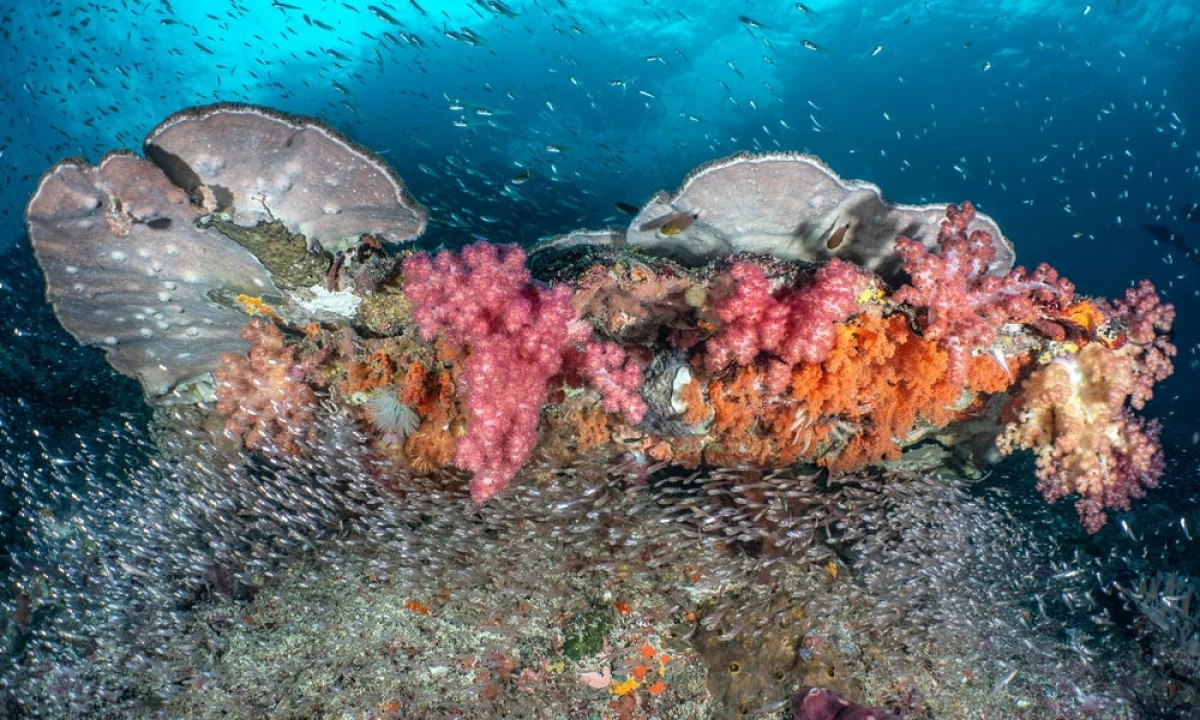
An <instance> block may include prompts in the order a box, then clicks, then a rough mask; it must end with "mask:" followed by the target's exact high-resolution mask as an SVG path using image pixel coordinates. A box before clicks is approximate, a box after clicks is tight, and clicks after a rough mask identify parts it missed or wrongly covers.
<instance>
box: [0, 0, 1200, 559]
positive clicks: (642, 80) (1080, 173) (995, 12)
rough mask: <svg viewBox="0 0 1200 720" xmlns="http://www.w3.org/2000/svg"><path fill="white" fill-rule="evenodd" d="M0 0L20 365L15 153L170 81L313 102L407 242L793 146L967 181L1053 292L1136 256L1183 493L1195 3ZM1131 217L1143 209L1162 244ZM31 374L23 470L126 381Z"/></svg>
mask: <svg viewBox="0 0 1200 720" xmlns="http://www.w3.org/2000/svg"><path fill="white" fill-rule="evenodd" d="M6 5H7V7H4V8H2V9H0V33H2V34H3V37H4V43H3V46H0V57H2V60H0V62H2V63H3V66H4V67H5V71H4V73H3V74H2V77H0V98H2V100H3V112H2V113H0V228H2V229H3V232H2V233H0V249H3V248H9V249H14V248H15V249H14V250H13V252H14V253H16V254H14V255H13V257H18V258H23V259H25V260H28V263H29V264H27V265H21V264H14V263H12V262H10V263H9V264H7V265H6V266H5V273H6V276H7V278H9V279H7V280H5V281H4V284H3V285H2V286H0V296H2V297H4V298H5V299H4V306H5V307H7V308H10V309H11V310H12V311H13V312H12V313H11V315H10V317H9V318H8V319H7V320H6V321H5V328H4V329H5V330H6V331H7V334H6V335H5V337H4V339H3V341H2V342H3V347H4V351H5V353H7V354H9V355H11V356H13V357H16V356H20V357H21V358H25V359H26V360H22V362H28V361H27V358H29V357H30V356H33V355H36V354H37V353H39V352H42V350H41V349H39V347H38V345H39V342H43V341H44V342H53V343H55V344H56V347H58V346H61V345H63V344H65V343H68V342H69V341H67V340H65V339H62V337H61V335H53V334H51V330H50V329H48V328H49V323H51V322H52V321H51V320H50V319H49V317H48V315H47V314H46V309H45V306H44V304H42V303H40V301H39V299H38V297H37V293H38V292H39V291H40V289H39V288H38V287H37V284H36V282H35V281H34V280H31V279H30V278H36V275H37V273H36V268H35V267H34V266H33V265H32V256H31V255H29V253H28V252H27V250H26V251H24V253H23V254H22V253H20V251H19V248H20V246H21V243H22V240H21V238H22V235H23V227H22V224H23V220H22V213H23V209H24V206H25V203H26V202H27V200H28V197H29V194H30V193H31V192H32V190H33V189H34V187H35V185H36V184H37V182H38V178H39V176H40V175H41V173H42V172H43V171H45V170H46V169H48V168H49V167H50V166H51V165H53V164H54V163H55V162H57V161H58V160H60V159H62V158H64V157H67V156H82V157H84V158H86V159H87V160H89V161H91V162H95V161H96V160H98V159H99V157H100V156H101V155H103V154H104V153H105V152H107V151H109V150H111V149H114V148H131V149H134V150H139V149H140V147H141V140H142V138H143V137H144V136H145V134H146V133H147V132H148V131H149V130H150V129H151V128H153V127H154V126H155V125H157V124H158V123H159V122H160V121H161V120H162V119H163V118H165V117H166V116H168V115H169V114H171V113H173V112H175V111H178V110H180V109H183V108H186V107H189V106H193V105H200V104H207V103H212V102H218V101H235V102H247V103H255V104H260V105H266V106H270V107H273V108H276V109H279V110H282V111H286V112H291V113H296V114H302V115H311V116H315V117H319V118H321V119H322V120H324V121H326V122H327V123H329V124H330V125H332V126H334V127H336V128H338V129H339V130H341V131H342V132H344V133H345V134H347V135H348V136H349V137H350V138H352V139H353V140H355V141H357V142H359V143H361V144H362V145H364V146H366V147H368V148H371V149H373V150H375V151H376V152H377V153H380V154H381V155H383V156H384V157H385V158H386V159H387V160H388V161H389V162H390V163H391V164H392V165H393V166H394V167H395V169H396V170H397V171H398V172H399V174H400V175H401V177H402V178H403V179H404V181H405V182H406V184H407V185H408V187H409V189H410V190H411V191H412V193H413V194H414V195H415V196H416V197H417V198H418V199H419V200H421V202H422V203H424V204H425V205H426V206H428V208H429V209H430V215H431V218H432V221H431V225H430V229H429V231H428V233H427V234H426V235H425V236H424V237H423V238H422V241H421V242H422V245H423V246H427V247H430V248H433V247H437V246H439V245H445V246H449V247H456V246H460V245H462V244H465V243H467V242H470V241H472V240H473V239H480V238H483V239H487V240H490V241H494V242H516V243H522V244H529V243H532V242H533V241H535V240H537V239H538V238H540V237H543V236H547V235H551V234H554V233H559V232H565V231H568V230H572V229H576V228H581V227H587V228H598V227H603V226H606V225H609V224H613V225H623V224H625V223H626V222H627V218H626V217H624V216H623V215H622V214H621V213H620V212H619V211H618V210H617V209H616V206H615V204H616V203H628V204H632V205H640V204H641V203H643V202H644V201H645V200H646V199H647V198H648V197H649V196H650V195H651V194H652V193H654V192H655V191H658V190H663V189H666V190H672V189H674V188H676V187H677V186H678V185H679V183H680V181H681V180H682V179H683V178H684V176H685V175H686V174H687V173H688V172H689V171H690V170H691V169H692V168H694V167H696V166H698V165H700V164H702V163H704V162H706V161H709V160H712V159H715V158H718V157H722V156H724V155H727V154H729V153H732V152H735V151H738V150H796V151H804V152H809V153H813V154H815V155H818V156H820V157H821V158H822V159H824V160H825V161H826V162H827V163H828V164H829V165H830V166H831V167H833V168H834V169H835V170H836V171H837V172H838V173H839V174H840V175H841V176H843V177H846V178H861V179H864V180H869V181H871V182H873V183H876V184H877V185H879V186H880V187H882V188H883V189H884V192H885V193H886V194H887V195H888V196H889V198H890V199H892V200H893V201H896V202H905V203H915V202H942V201H945V202H959V201H962V200H971V201H973V202H974V203H975V204H976V205H977V206H978V207H979V208H980V210H982V211H983V212H986V213H988V214H989V215H991V216H992V217H994V218H995V219H996V220H997V221H998V222H999V223H1000V225H1001V227H1002V228H1003V229H1004V231H1005V233H1006V235H1007V236H1008V237H1009V238H1010V239H1012V240H1013V242H1014V243H1015V245H1016V248H1017V255H1018V262H1019V263H1022V264H1026V265H1031V266H1032V265H1034V264H1036V263H1038V262H1048V263H1050V264H1051V265H1053V266H1054V267H1056V268H1057V269H1058V270H1059V271H1060V272H1061V273H1062V274H1064V275H1065V276H1067V277H1069V278H1071V279H1072V280H1073V281H1074V282H1075V283H1076V285H1077V286H1078V288H1079V290H1080V291H1081V292H1084V293H1089V294H1096V295H1104V296H1108V297H1112V296H1117V295H1119V294H1120V293H1121V292H1122V291H1123V289H1124V288H1126V287H1128V286H1129V284H1130V283H1131V282H1132V281H1135V280H1137V279H1140V278H1149V279H1150V280H1151V281H1153V282H1154V284H1155V285H1156V286H1157V287H1158V288H1159V289H1160V290H1161V291H1162V292H1163V293H1164V295H1165V297H1166V298H1167V299H1168V300H1169V301H1171V302H1173V303H1175V305H1176V307H1177V308H1178V309H1179V311H1180V312H1179V317H1178V319H1177V321H1176V331H1175V332H1176V335H1175V342H1176V344H1177V345H1178V346H1179V348H1180V356H1179V357H1178V358H1177V359H1176V371H1175V375H1174V377H1172V378H1171V379H1169V380H1168V381H1167V382H1165V383H1164V384H1163V385H1162V386H1160V387H1161V389H1160V391H1159V392H1158V393H1157V397H1156V398H1155V399H1154V401H1152V403H1151V404H1150V405H1149V406H1148V408H1147V411H1146V414H1147V415H1150V416H1153V417H1159V418H1161V419H1162V420H1163V422H1164V424H1165V426H1166V432H1165V434H1164V439H1165V442H1166V446H1167V454H1168V464H1169V469H1168V476H1169V480H1170V481H1169V482H1168V483H1166V485H1167V487H1166V488H1165V489H1164V490H1160V491H1158V492H1159V493H1160V494H1159V495H1156V494H1155V493H1154V492H1152V493H1151V495H1150V498H1149V499H1148V500H1147V502H1154V503H1158V504H1161V505H1166V506H1168V507H1170V506H1172V505H1173V504H1175V503H1178V504H1179V505H1177V507H1182V506H1185V505H1188V504H1189V503H1192V501H1193V500H1194V498H1193V496H1192V495H1191V494H1190V493H1193V492H1194V489H1193V488H1192V487H1191V486H1189V484H1188V483H1189V482H1194V481H1195V478H1196V475H1197V473H1198V472H1200V466H1197V463H1196V460H1195V457H1196V455H1195V450H1194V448H1193V447H1192V446H1194V445H1195V443H1196V433H1198V432H1200V414H1198V413H1197V412H1196V409H1195V408H1196V407H1197V405H1198V403H1200V390H1198V389H1197V388H1198V387H1200V355H1198V354H1197V353H1198V348H1200V323H1198V322H1197V320H1196V316H1197V314H1196V313H1194V312H1192V310H1194V309H1195V308H1196V307H1198V306H1200V280H1198V277H1200V267H1198V266H1197V257H1198V255H1197V249H1200V222H1198V220H1200V211H1195V210H1194V208H1195V203H1200V143H1198V136H1200V93H1197V92H1196V91H1195V81H1194V78H1192V77H1191V73H1193V71H1194V69H1195V68H1196V67H1200V46H1198V45H1197V43H1196V40H1195V38H1196V37H1200V5H1197V4H1196V3H1193V2H1171V1H1168V0H1159V1H1157V2H1137V3H1135V2H1132V1H1131V0H1107V1H1105V0H1101V1H1099V2H1095V3H1088V2H1085V1H1083V0H1080V1H1079V2H1073V3H1041V2H1028V1H1025V2H993V3H963V2H942V1H930V2H910V3H903V4H897V3H889V2H854V3H843V2H832V1H829V2H824V1H822V0H813V1H812V2H809V3H795V2H762V1H758V2H752V1H748V0H734V1H732V2H726V3H689V4H683V3H681V4H675V5H668V4H666V3H658V2H649V1H647V0H641V1H638V0H605V1H603V2H583V1H582V0H537V1H532V0H530V1H522V2H518V1H516V0H514V1H513V2H507V3H506V2H501V1H500V0H473V1H470V0H462V1H461V2H435V1H434V0H395V2H383V1H382V0H378V1H377V3H376V4H374V5H372V4H368V3H362V2H353V1H349V2H318V1H316V0H289V1H288V2H280V1H275V2H268V1H267V0H244V1H243V2H227V3H218V2H212V3H193V2H184V0H176V1H175V2H169V1H168V0H154V1H151V2H132V1H129V0H123V1H122V2H120V3H104V4H97V3H86V2H66V1H58V0H48V1H46V2H39V3H17V2H15V0H9V2H8V3H6ZM526 173H528V179H527V180H525V181H524V182H520V183H516V182H514V179H518V178H523V177H524V176H525V174H526ZM1146 225H1160V226H1166V227H1168V228H1170V229H1171V230H1173V231H1174V232H1175V233H1176V236H1177V237H1178V238H1180V239H1181V245H1179V246H1176V245H1173V244H1170V243H1164V242H1161V241H1159V240H1156V239H1155V237H1153V236H1152V235H1151V234H1150V233H1149V232H1148V231H1147V230H1146V229H1145V226H1146ZM1188 248H1191V250H1190V251H1189V250H1188ZM93 359H94V357H93ZM14 362H15V361H14ZM52 365H53V363H49V364H48V366H52ZM33 367H37V366H36V364H35V365H33ZM82 367H83V368H84V370H85V373H102V372H103V367H102V365H99V364H92V365H85V366H82ZM51 371H52V372H55V373H59V374H60V375H55V377H60V376H61V377H67V378H69V379H70V382H62V383H59V384H58V385H57V390H58V391H59V394H58V395H55V393H54V392H52V391H51V390H47V389H46V388H42V387H39V388H33V387H30V386H22V385H21V384H20V383H21V382H24V380H22V378H26V377H28V376H25V375H21V374H20V373H18V372H16V371H10V372H11V373H12V377H13V378H14V380H13V382H14V383H15V385H14V384H12V383H10V385H9V387H6V388H4V390H3V393H4V395H5V397H6V403H9V404H7V405H6V406H5V407H6V408H7V409H6V414H5V415H4V416H3V417H2V418H0V420H2V421H3V422H5V423H6V425H7V427H6V428H5V429H6V431H7V433H8V437H9V438H10V440H7V441H6V444H5V446H4V447H5V450H4V452H6V453H8V454H9V456H8V457H7V458H0V468H5V467H7V468H27V467H28V466H29V463H28V458H26V456H25V453H33V455H36V454H37V453H38V452H43V451H44V445H43V446H39V445H37V443H39V442H41V443H44V442H46V441H45V439H44V437H45V436H50V435H56V434H62V433H67V432H68V431H65V430H63V428H66V427H70V426H71V424H72V423H75V424H77V425H76V426H77V427H84V426H86V427H93V426H92V425H88V424H86V423H84V421H83V420H81V419H80V416H87V415H88V412H87V407H86V405H85V406H84V407H83V408H80V407H79V404H80V399H81V398H82V399H83V400H87V401H90V400H95V401H96V402H97V403H99V404H101V405H103V408H104V410H103V411H99V410H98V411H97V413H96V414H99V415H104V414H105V413H112V419H111V422H110V424H109V425H108V426H106V427H108V428H109V430H104V431H103V432H111V428H114V427H120V426H121V424H122V423H126V422H131V423H134V424H136V419H135V420H130V418H131V417H134V415H135V414H136V413H137V412H138V410H137V405H138V403H139V399H138V398H137V397H133V398H132V400H129V399H128V398H125V399H119V398H113V397H106V396H103V397H102V395H103V393H100V395H96V394H95V393H97V392H99V391H98V390H97V389H96V388H97V387H100V386H98V385H97V386H89V389H88V390H79V389H78V388H75V389H72V387H73V386H72V384H71V383H78V382H81V379H80V377H79V376H78V373H72V372H71V371H69V370H68V371H64V370H63V369H62V368H54V367H51ZM0 376H3V374H0ZM85 379H86V378H85ZM110 382H117V381H115V380H111V381H109V380H106V381H104V384H103V387H104V388H109V387H112V386H111V385H110V384H108V383H110ZM116 387H121V386H116ZM125 389H127V390H130V391H131V392H134V393H136V385H132V384H130V385H128V386H125ZM89 393H93V394H89ZM72 402H74V405H73V404H72ZM59 406H61V409H62V412H61V413H54V412H51V411H49V410H46V408H55V407H59ZM31 418H34V419H36V421H37V422H40V423H45V424H46V426H45V427H44V428H41V433H42V436H41V439H39V440H37V441H36V442H35V441H34V440H30V443H31V444H30V446H29V448H25V447H20V446H19V445H18V444H17V443H15V442H13V441H11V438H12V437H16V436H17V435H21V433H24V432H25V428H20V432H17V427H16V425H15V424H19V423H28V422H32V421H31V420H30V419H31ZM92 420H93V421H95V423H96V424H97V425H96V426H100V425H102V424H103V423H102V422H101V421H100V420H95V414H94V415H93V417H92ZM21 436H22V437H24V435H21ZM126 442H129V443H130V444H131V445H136V444H137V443H136V442H133V441H129V440H128V439H127V440H126ZM38 447H42V448H43V450H38V449H37V448H38ZM30 448H33V450H30ZM47 454H49V455H54V453H53V452H48V453H47ZM18 456H20V457H18ZM14 472H15V470H14ZM12 487H13V486H12V485H10V486H9V488H8V489H7V490H6V492H8V493H11V492H13V489H12ZM1026 489H1028V488H1026ZM1161 493H1171V494H1170V495H1165V496H1164V495H1162V494H1161ZM0 499H3V500H4V501H5V502H6V503H12V506H13V507H14V508H15V507H16V505H17V503H16V501H15V500H14V499H13V496H12V495H11V494H9V495H5V496H3V497H0ZM1068 510H1069V508H1068ZM1168 515H1169V513H1168ZM1173 520H1174V518H1171V517H1167V518H1166V520H1165V522H1168V523H1169V522H1172V521H1173ZM6 528H7V529H6V535H7V533H9V532H13V533H14V534H15V535H19V534H20V533H18V532H17V531H15V530H13V526H11V525H7V526H6ZM1106 532H1111V533H1114V534H1115V533H1119V532H1120V528H1119V527H1115V526H1114V527H1110V528H1109V529H1108V530H1106ZM5 540H6V541H10V540H13V538H12V537H5ZM13 541H14V542H15V540H13Z"/></svg>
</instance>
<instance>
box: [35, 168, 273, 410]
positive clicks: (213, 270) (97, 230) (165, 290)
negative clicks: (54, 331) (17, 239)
mask: <svg viewBox="0 0 1200 720" xmlns="http://www.w3.org/2000/svg"><path fill="white" fill-rule="evenodd" d="M201 212H202V211H201V210H200V209H199V208H197V207H196V206H194V205H192V204H191V203H190V202H189V201H188V196H187V193H185V192H184V191H183V190H182V189H181V188H179V187H177V186H176V185H174V184H173V183H171V181H170V180H169V179H168V178H167V176H166V175H165V174H164V173H163V171H162V169H160V168H159V167H158V166H156V165H155V164H154V163H152V162H150V161H148V160H144V159H142V158H139V157H137V156H135V155H132V154H129V153H112V154H109V155H107V156H105V157H104V158H103V159H102V160H101V161H100V164H99V165H97V166H96V167H91V166H89V165H88V164H87V163H86V162H84V161H82V160H64V161H63V162H60V163H59V164H58V165H55V166H54V167H53V168H51V169H50V171H49V172H47V173H46V174H45V175H44V176H43V177H42V180H41V182H40V183H39V184H38V188H37V191H36V192H35V193H34V194H33V197H32V199H31V200H30V201H29V206H28V208H27V209H26V213H25V221H26V225H27V227H28V230H29V238H30V241H31V242H32V244H33V250H34V253H35V254H36V256H37V259H38V263H39V264H40V265H41V267H42V271H43V272H44V273H45V275H46V298H47V300H49V301H50V303H51V305H52V306H53V307H54V312H55V314H56V315H57V316H58V320H59V322H61V323H62V324H63V327H65V328H66V329H67V331H68V332H70V333H71V334H72V335H74V336H75V339H77V340H78V341H79V342H81V343H83V344H85V345H95V346H99V347H102V348H104V349H105V350H106V351H107V353H108V361H109V362H110V363H111V364H112V365H113V367H115V368H116V369H117V370H118V371H120V372H122V373H124V374H126V375H129V376H131V377H135V378H137V379H139V380H140V381H141V382H142V387H143V389H144V390H145V392H146V394H147V395H148V396H151V397H153V396H157V395H162V394H164V393H167V392H169V391H170V390H171V389H172V388H174V387H175V386H177V385H179V384H181V383H184V382H187V381H189V380H194V379H196V378H198V377H201V376H203V375H204V374H206V373H207V372H208V371H210V370H212V369H213V368H215V367H217V366H218V365H220V360H221V356H222V355H223V354H225V353H228V352H237V353H243V352H245V351H246V348H247V347H248V343H247V342H246V341H245V340H243V339H242V338H241V337H240V335H239V331H240V330H241V328H242V326H243V325H244V324H245V323H246V316H245V314H243V313H242V312H240V311H238V310H237V309H235V308H234V303H233V298H235V297H236V296H237V295H247V296H254V297H259V296H268V297H270V296H278V295H279V291H278V290H277V289H276V287H275V285H274V283H272V281H271V277H270V275H268V274H267V271H266V270H265V269H264V268H263V266H262V264H261V263H259V262H258V260H257V259H255V258H254V256H253V255H251V254H250V253H249V252H248V251H247V250H245V249H244V248H242V247H241V246H240V245H238V244H237V243H235V242H233V241H232V240H230V239H229V238H227V237H225V236H224V235H221V234H220V233H218V232H216V231H215V230H212V229H201V228H198V227H197V226H196V225H195V220H196V219H197V218H198V217H199V216H200V214H201Z"/></svg>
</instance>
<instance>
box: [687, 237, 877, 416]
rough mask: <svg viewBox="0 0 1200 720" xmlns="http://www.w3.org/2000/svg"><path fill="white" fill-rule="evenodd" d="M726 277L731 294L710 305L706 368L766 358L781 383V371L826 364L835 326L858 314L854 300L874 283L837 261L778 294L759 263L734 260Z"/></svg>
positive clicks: (784, 375) (714, 369) (783, 378)
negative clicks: (712, 328)
mask: <svg viewBox="0 0 1200 720" xmlns="http://www.w3.org/2000/svg"><path fill="white" fill-rule="evenodd" d="M729 278H730V279H731V280H732V281H733V282H734V283H735V285H734V287H733V290H732V292H730V293H729V294H728V295H726V296H724V297H721V298H719V299H717V300H716V301H715V302H714V304H713V309H714V311H715V312H716V315H717V317H718V318H719V319H720V321H721V324H720V326H719V327H718V328H717V332H716V334H715V335H713V337H712V338H710V339H709V340H708V343H707V345H706V346H705V358H704V363H705V367H706V368H707V369H708V370H709V372H718V371H720V370H722V369H724V368H725V367H726V366H728V365H729V364H730V363H737V364H738V365H749V364H751V363H753V362H754V361H755V359H756V358H758V357H759V356H760V355H765V356H766V357H767V359H768V361H770V362H771V366H772V367H771V369H772V372H771V373H770V376H771V377H773V378H778V379H779V381H780V382H783V383H786V378H787V377H789V373H787V372H782V371H784V370H787V369H788V368H790V367H792V366H794V365H798V364H800V363H807V364H811V365H815V364H817V363H820V362H823V361H824V360H825V358H826V357H827V356H828V355H829V352H830V350H832V349H833V343H834V340H835V339H836V331H835V325H836V324H837V323H843V322H845V321H846V320H847V319H849V318H850V316H851V315H853V314H854V312H855V311H857V310H858V298H859V296H860V295H862V294H863V292H865V291H867V290H869V289H871V288H872V287H873V286H874V284H875V280H874V278H873V277H872V276H871V275H870V274H868V273H867V272H866V271H864V270H863V269H861V268H859V267H858V266H857V265H852V264H850V263H848V262H845V261H842V260H838V259H836V258H835V259H833V260H830V261H829V262H828V263H826V264H825V265H823V266H821V268H820V269H818V270H817V271H816V272H815V273H814V274H813V277H812V279H811V281H810V282H808V283H807V284H805V285H803V286H801V287H799V288H797V289H794V290H786V291H783V292H781V293H779V295H778V296H776V295H775V294H773V293H772V292H771V283H770V281H769V280H768V279H767V276H766V274H765V273H764V272H763V269H762V267H760V266H759V265H755V264H753V263H748V262H735V263H734V264H733V265H732V267H730V269H729ZM772 384H773V385H778V384H779V382H774V381H773V382H772ZM784 389H786V388H785V387H774V388H772V391H773V392H782V391H783V390H784Z"/></svg>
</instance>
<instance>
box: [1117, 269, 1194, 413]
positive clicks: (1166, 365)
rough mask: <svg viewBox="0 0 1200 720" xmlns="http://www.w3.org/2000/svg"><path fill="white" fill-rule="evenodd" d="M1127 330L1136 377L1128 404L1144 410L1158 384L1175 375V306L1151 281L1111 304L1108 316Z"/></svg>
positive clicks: (1141, 284)
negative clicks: (1173, 337)
mask: <svg viewBox="0 0 1200 720" xmlns="http://www.w3.org/2000/svg"><path fill="white" fill-rule="evenodd" d="M1108 314H1110V315H1112V316H1113V317H1115V318H1117V320H1118V321H1119V323H1120V324H1121V325H1122V326H1124V331H1125V335H1126V336H1127V337H1128V339H1129V342H1130V343H1131V344H1132V345H1133V348H1132V349H1130V350H1127V351H1126V352H1128V353H1130V354H1132V355H1133V357H1134V361H1135V364H1134V373H1133V380H1132V388H1131V389H1130V398H1129V404H1130V405H1133V407H1135V408H1137V409H1138V410H1141V409H1142V407H1144V406H1145V404H1146V401H1147V400H1149V399H1150V398H1151V397H1152V396H1153V395H1154V385H1155V383H1157V382H1159V381H1161V380H1164V379H1166V378H1167V377H1169V376H1170V375H1171V373H1172V372H1173V371H1174V369H1175V367H1174V365H1172V363H1171V358H1173V357H1175V354H1176V352H1177V350H1176V348H1175V346H1174V345H1173V344H1172V343H1171V340H1170V331H1171V325H1172V324H1174V322H1175V306H1174V305H1172V304H1170V303H1164V302H1162V300H1161V299H1160V298H1159V296H1158V292H1156V291H1155V289H1154V285H1153V284H1152V283H1151V282H1150V281H1149V280H1143V281H1141V282H1140V283H1138V284H1137V286H1135V287H1132V288H1130V289H1128V290H1126V291H1125V297H1123V298H1120V299H1118V300H1114V301H1113V302H1112V307H1111V308H1110V309H1109V313H1108Z"/></svg>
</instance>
